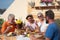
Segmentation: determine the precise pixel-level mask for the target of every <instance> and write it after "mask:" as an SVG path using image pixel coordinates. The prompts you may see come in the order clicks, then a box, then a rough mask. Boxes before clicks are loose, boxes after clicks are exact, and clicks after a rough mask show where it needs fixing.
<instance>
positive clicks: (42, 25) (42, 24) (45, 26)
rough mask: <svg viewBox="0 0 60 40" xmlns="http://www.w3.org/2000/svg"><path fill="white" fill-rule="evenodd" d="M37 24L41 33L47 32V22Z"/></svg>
mask: <svg viewBox="0 0 60 40" xmlns="http://www.w3.org/2000/svg"><path fill="white" fill-rule="evenodd" d="M37 24H38V26H39V27H40V31H41V32H45V31H46V29H47V27H48V24H46V21H45V20H44V21H43V23H41V22H38V23H37Z"/></svg>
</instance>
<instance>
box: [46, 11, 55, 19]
mask: <svg viewBox="0 0 60 40" xmlns="http://www.w3.org/2000/svg"><path fill="white" fill-rule="evenodd" d="M45 16H48V17H49V19H54V16H55V15H54V12H53V11H52V10H48V11H46V12H45Z"/></svg>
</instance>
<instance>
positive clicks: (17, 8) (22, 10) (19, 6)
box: [2, 0, 27, 20]
mask: <svg viewBox="0 0 60 40" xmlns="http://www.w3.org/2000/svg"><path fill="white" fill-rule="evenodd" d="M10 13H11V14H14V15H15V16H16V18H20V19H22V20H25V17H26V15H27V1H26V0H15V1H14V2H13V3H12V5H11V6H10V7H9V8H8V9H7V10H6V11H5V12H4V14H3V15H2V18H4V19H5V20H7V17H8V15H9V14H10Z"/></svg>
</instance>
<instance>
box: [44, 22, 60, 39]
mask: <svg viewBox="0 0 60 40" xmlns="http://www.w3.org/2000/svg"><path fill="white" fill-rule="evenodd" d="M45 37H47V38H50V39H51V40H58V38H59V29H58V26H57V25H56V23H51V24H49V26H48V28H47V30H46V33H45Z"/></svg>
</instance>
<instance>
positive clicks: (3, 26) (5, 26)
mask: <svg viewBox="0 0 60 40" xmlns="http://www.w3.org/2000/svg"><path fill="white" fill-rule="evenodd" d="M6 28H7V24H6V22H4V23H3V24H2V28H1V32H2V34H3V33H4V32H5V30H6Z"/></svg>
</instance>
